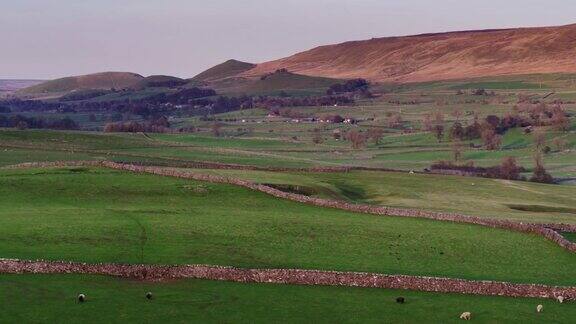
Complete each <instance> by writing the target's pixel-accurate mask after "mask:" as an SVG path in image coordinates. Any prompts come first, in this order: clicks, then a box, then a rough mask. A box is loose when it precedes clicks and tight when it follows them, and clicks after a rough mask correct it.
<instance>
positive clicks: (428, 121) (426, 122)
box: [422, 114, 432, 132]
mask: <svg viewBox="0 0 576 324" xmlns="http://www.w3.org/2000/svg"><path fill="white" fill-rule="evenodd" d="M422 129H423V130H425V131H427V132H430V131H432V116H431V115H430V114H425V115H424V118H423V119H422Z"/></svg>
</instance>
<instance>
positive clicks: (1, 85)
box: [0, 80, 44, 93]
mask: <svg viewBox="0 0 576 324" xmlns="http://www.w3.org/2000/svg"><path fill="white" fill-rule="evenodd" d="M42 82H44V81H42V80H0V93H1V92H12V91H17V90H20V89H24V88H27V87H31V86H33V85H37V84H39V83H42Z"/></svg>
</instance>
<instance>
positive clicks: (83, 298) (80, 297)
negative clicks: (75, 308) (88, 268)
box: [78, 294, 86, 303]
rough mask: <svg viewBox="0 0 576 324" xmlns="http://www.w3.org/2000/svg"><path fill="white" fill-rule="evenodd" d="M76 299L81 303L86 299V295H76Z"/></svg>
mask: <svg viewBox="0 0 576 324" xmlns="http://www.w3.org/2000/svg"><path fill="white" fill-rule="evenodd" d="M78 301H79V302H81V303H83V302H85V301H86V295H84V294H80V295H78Z"/></svg>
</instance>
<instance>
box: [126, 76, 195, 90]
mask: <svg viewBox="0 0 576 324" xmlns="http://www.w3.org/2000/svg"><path fill="white" fill-rule="evenodd" d="M187 82H188V81H186V80H184V79H181V78H177V77H173V76H168V75H151V76H148V77H145V78H144V79H141V80H140V81H138V82H137V83H136V84H135V85H134V88H136V89H144V88H173V87H177V86H182V85H184V84H186V83H187Z"/></svg>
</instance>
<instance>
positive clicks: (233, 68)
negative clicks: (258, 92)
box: [192, 60, 256, 82]
mask: <svg viewBox="0 0 576 324" xmlns="http://www.w3.org/2000/svg"><path fill="white" fill-rule="evenodd" d="M255 66H256V64H252V63H246V62H241V61H237V60H228V61H226V62H224V63H221V64H218V65H216V66H214V67H211V68H209V69H208V70H206V71H204V72H202V73H200V74H198V75H196V76H195V77H193V78H192V80H193V81H202V82H213V81H218V80H223V79H226V78H230V77H235V76H237V75H239V74H240V73H243V72H246V71H248V70H250V69H252V68H254V67H255Z"/></svg>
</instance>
